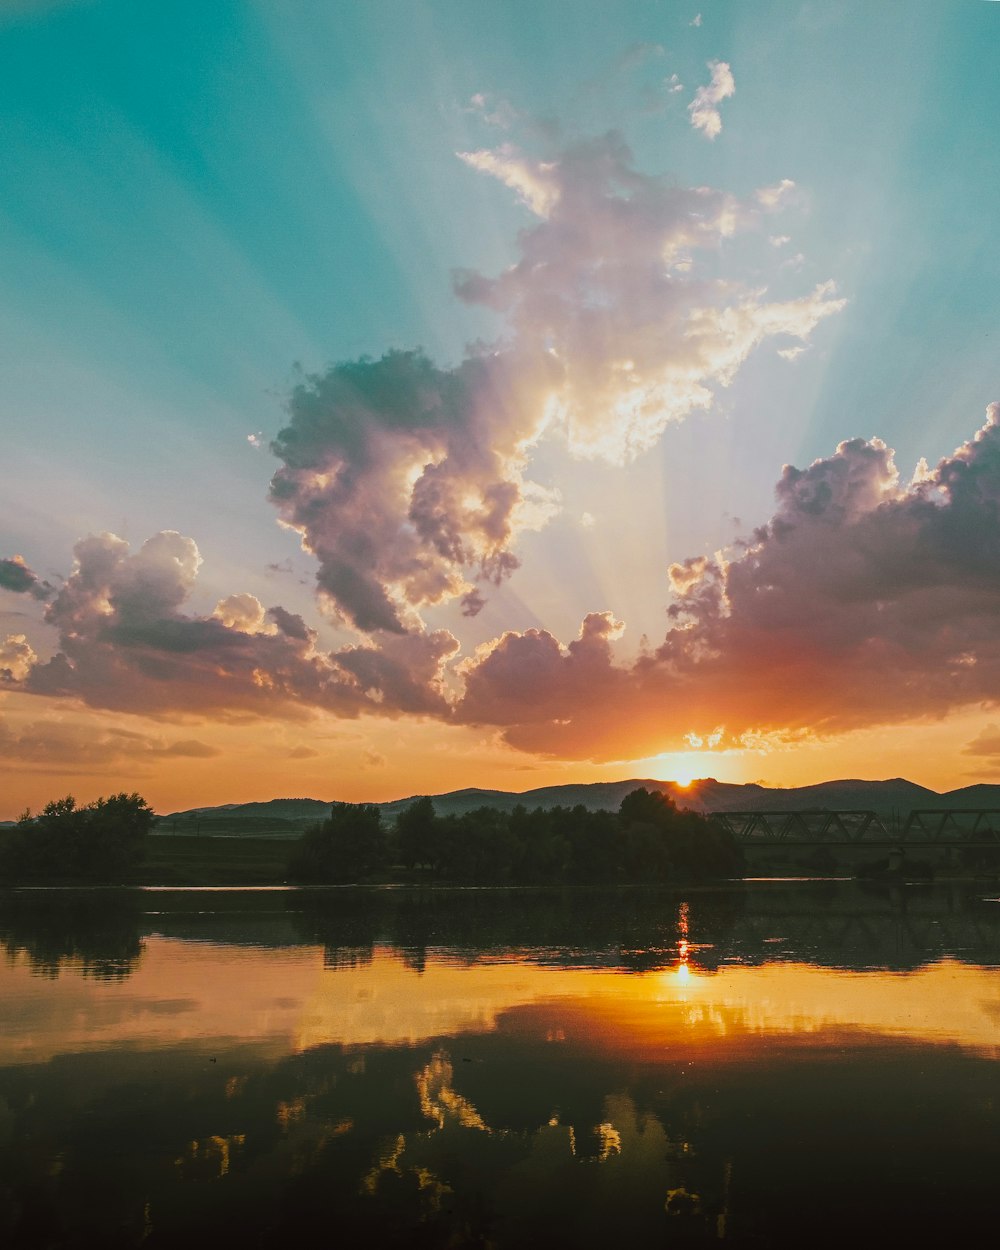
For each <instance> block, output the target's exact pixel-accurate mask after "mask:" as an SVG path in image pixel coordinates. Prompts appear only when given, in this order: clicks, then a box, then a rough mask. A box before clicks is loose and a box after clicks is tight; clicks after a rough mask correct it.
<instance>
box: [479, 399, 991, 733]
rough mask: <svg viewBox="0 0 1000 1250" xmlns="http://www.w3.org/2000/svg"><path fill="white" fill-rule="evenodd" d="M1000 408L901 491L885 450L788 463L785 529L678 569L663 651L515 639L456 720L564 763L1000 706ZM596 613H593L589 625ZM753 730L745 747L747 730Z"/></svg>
mask: <svg viewBox="0 0 1000 1250" xmlns="http://www.w3.org/2000/svg"><path fill="white" fill-rule="evenodd" d="M998 420H1000V405H991V407H990V409H989V412H988V419H987V422H986V424H985V426H984V427H983V428H982V429H981V430H980V431H979V432H978V433H977V434H976V436H975V438H974V439H972V440H970V441H969V442H968V443H966V444H964V445H963V446H962V447H960V448H959V449H958V450H957V451H956V452H955V453H954V454H953V455H952V456H949V457H946V458H945V459H944V460H942V461H941V462H940V464H939V465H938V466H937V468H936V469H935V470H933V471H926V470H924V471H922V472H921V473H920V474H919V475H918V478H917V480H915V481H914V482H912V483H909V484H904V483H901V482H900V480H899V477H898V474H897V472H896V468H895V465H894V463H893V459H892V453H891V451H890V450H889V449H888V448H887V447H886V446H885V445H884V444H883V443H881V442H880V441H879V440H877V439H872V440H871V441H865V440H863V439H852V440H849V441H848V442H844V443H842V444H841V445H840V446H839V447H838V449H837V451H836V453H835V454H834V455H833V456H830V457H828V458H826V459H823V460H818V461H816V463H815V464H813V465H811V466H810V467H809V468H807V469H804V470H802V469H796V468H792V467H786V469H785V470H784V472H783V474H782V477H781V480H780V482H779V483H778V486H777V490H776V495H777V503H778V507H777V509H776V512H775V514H774V516H773V517H772V518H771V520H770V521H769V522H768V523H767V524H766V525H764V526H762V527H761V528H760V529H758V530H757V531H756V532H755V533H754V535H753V537H752V539H751V540H750V541H749V542H747V543H745V544H743V546H742V547H741V548H740V549H739V551H738V553H737V555H736V556H735V558H733V559H732V560H729V561H727V560H725V559H723V558H721V557H716V558H708V557H697V558H694V559H690V560H687V561H684V562H682V563H679V564H677V565H674V566H673V568H672V569H671V578H672V582H673V586H674V589H675V592H676V595H677V598H676V602H675V604H674V605H673V607H672V608H671V610H670V616H671V618H672V626H671V628H670V630H669V631H668V633H667V635H666V637H665V639H664V641H663V643H662V644H661V645H660V647H659V648H658V649H657V650H656V651H655V652H654V653H653V654H651V655H645V656H643V657H642V658H640V659H639V660H638V661H637V662H636V663H635V664H634V665H632V666H631V667H627V668H626V667H623V666H616V665H615V664H614V663H613V660H612V658H611V655H610V651H609V650H608V649H607V648H606V647H603V646H602V647H591V648H589V649H585V650H584V651H581V652H579V653H578V652H577V651H576V650H574V648H581V646H582V644H583V642H584V639H585V638H586V635H587V628H586V626H585V630H584V637H583V638H581V640H580V642H578V643H574V644H570V647H568V648H566V649H565V651H564V650H563V649H562V648H561V647H560V646H559V645H558V643H557V642H556V640H555V639H554V638H552V637H551V635H549V634H545V633H540V632H538V631H528V633H526V634H522V635H517V634H507V635H505V636H504V637H503V638H502V639H500V640H499V642H497V643H496V644H495V645H494V646H493V648H492V649H491V650H488V651H486V652H485V653H484V654H483V655H481V656H479V657H478V658H477V660H476V661H475V662H474V663H472V664H471V665H469V666H468V667H467V670H466V682H467V686H466V694H465V697H464V699H463V701H462V703H461V704H460V706H459V709H458V716H459V718H461V719H464V720H469V721H472V722H474V723H482V724H493V725H500V726H502V727H503V728H504V732H505V735H506V737H507V738H508V740H509V741H511V742H512V743H513V744H514V745H517V746H521V747H524V748H526V749H530V750H536V751H544V752H546V753H550V754H553V755H560V756H565V757H575V756H593V757H600V758H622V757H630V756H638V755H645V754H653V753H655V752H657V751H662V750H666V749H670V748H671V747H674V748H676V747H677V746H680V745H681V744H682V740H683V736H684V735H685V734H686V733H689V732H699V733H704V732H705V731H706V730H708V729H711V728H712V727H714V726H717V725H724V726H725V729H726V736H725V739H724V741H725V742H726V743H727V744H732V743H739V742H740V741H744V742H746V741H748V740H753V739H755V738H757V737H759V735H761V734H767V733H778V734H795V733H797V732H802V731H811V732H816V733H820V734H824V733H837V732H841V731H846V730H850V729H855V728H858V727H861V726H866V725H874V724H889V723H893V722H898V721H902V720H906V719H912V718H915V717H921V716H928V715H932V716H939V715H943V714H945V713H946V712H948V711H949V710H951V709H953V708H957V707H961V706H968V705H974V704H986V705H992V704H995V703H997V702H998V701H1000V424H998ZM593 619H594V618H593V617H590V618H588V621H592V620H593ZM746 735H749V739H748V738H747V737H746Z"/></svg>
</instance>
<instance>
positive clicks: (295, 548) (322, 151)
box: [0, 0, 1000, 654]
mask: <svg viewBox="0 0 1000 1250" xmlns="http://www.w3.org/2000/svg"><path fill="white" fill-rule="evenodd" d="M998 47H1000V4H995V3H989V2H987V0H947V2H945V0H933V2H927V0H896V2H893V0H879V2H877V3H876V2H872V0H859V2H857V3H850V2H844V3H836V4H831V3H829V2H828V0H794V2H793V0H789V2H787V3H768V2H764V0H761V2H753V0H691V2H690V3H688V2H684V3H678V2H675V0H660V2H658V3H657V2H652V0H651V2H649V3H636V2H629V3H614V2H612V0H593V2H592V3H576V2H574V3H573V4H568V3H564V2H562V0H530V2H527V0H525V2H521V0H505V2H504V3H494V2H489V3H487V2H486V0H437V2H433V0H427V2H419V0H413V2H406V3H404V2H401V0H385V2H380V0H365V2H364V3H361V2H360V0H359V2H357V3H337V4H327V3H318V2H317V3H311V2H309V0H298V2H293V0H261V2H260V3H253V2H251V0H244V2H242V3H238V2H236V0H213V2H212V3H210V4H205V3H204V2H203V0H202V2H197V3H195V2H189V0H173V2H172V3H171V4H169V5H161V4H153V3H145V2H138V3H137V2H136V0H79V2H77V3H72V2H68V3H57V2H52V3H46V2H44V0H39V2H37V3H32V2H30V0H23V2H21V3H17V2H15V3H4V4H0V151H2V153H3V174H2V179H0V378H2V391H0V424H2V443H0V457H2V462H3V465H4V473H3V501H2V513H3V515H2V530H3V542H2V544H0V548H2V549H0V555H3V554H12V553H14V552H17V553H20V554H21V555H22V556H23V557H24V559H25V560H26V561H27V562H28V564H29V565H30V566H31V567H32V568H33V569H34V570H35V571H36V572H37V573H38V575H39V576H40V577H43V578H47V579H49V580H50V581H56V580H57V579H58V577H59V576H60V575H61V576H65V575H66V574H68V573H69V571H70V569H71V556H70V551H71V548H72V545H73V543H74V542H76V541H77V539H78V538H80V537H81V536H82V535H84V534H86V533H88V532H98V531H104V530H109V531H114V532H116V533H118V534H120V535H122V536H123V537H125V538H127V539H128V540H129V541H130V542H131V543H132V545H133V547H136V546H138V545H139V544H140V543H141V542H142V541H143V540H145V539H146V538H147V537H149V536H150V535H151V534H154V533H156V532H157V531H160V530H178V531H180V532H181V533H182V534H185V535H190V536H192V537H193V538H194V539H195V540H196V541H197V543H198V546H199V548H200V551H201V553H202V555H203V557H204V558H205V564H204V567H203V569H202V572H201V575H200V579H199V583H198V588H197V590H196V591H195V593H194V596H193V598H192V600H191V606H192V608H193V609H197V610H198V611H210V610H211V606H212V604H213V603H214V602H215V601H216V600H217V599H218V598H220V597H222V596H224V595H228V594H231V593H233V592H235V591H247V592H250V593H253V594H255V595H256V596H257V597H258V598H260V599H261V600H262V601H264V602H265V603H272V602H276V601H278V600H280V602H282V603H283V604H285V605H286V606H287V607H288V608H289V609H291V610H294V611H296V612H301V613H302V614H303V615H306V616H307V617H310V615H311V617H315V618H316V619H315V620H312V623H313V624H314V625H316V626H317V627H318V628H320V630H321V634H322V636H323V637H324V638H327V639H335V638H336V637H339V636H341V635H340V634H338V631H337V629H335V628H334V627H333V626H332V625H331V624H330V623H329V620H327V621H326V623H321V618H320V617H319V616H318V615H317V610H316V605H315V602H314V599H313V588H312V579H313V575H314V572H315V562H314V560H313V559H312V557H311V556H309V555H308V554H307V553H303V552H302V551H300V549H299V543H298V538H297V536H296V535H295V534H293V533H291V532H289V531H288V530H287V529H283V528H280V527H279V526H278V525H277V524H276V519H277V513H276V511H275V508H274V507H273V506H272V505H270V504H269V503H268V502H267V493H268V483H269V480H270V478H271V476H272V474H273V473H274V472H275V469H276V468H277V467H278V462H277V461H276V459H275V457H274V456H273V455H272V454H271V453H270V451H269V450H268V449H267V444H268V442H269V440H270V439H272V438H273V437H274V436H275V435H276V434H277V433H278V431H279V429H281V427H282V426H283V425H284V424H285V422H286V414H285V404H286V401H287V398H288V395H289V392H290V390H291V388H292V386H293V385H294V384H295V382H296V379H297V377H298V374H297V372H296V369H297V367H298V366H301V368H302V369H304V370H305V371H306V372H312V371H317V370H322V369H324V368H326V367H327V366H328V365H330V364H332V363H334V362H339V361H344V360H350V359H354V358H356V357H358V356H361V355H366V354H367V355H371V356H374V357H378V356H380V355H381V354H382V353H383V352H385V351H386V350H388V349H390V348H412V347H416V346H422V347H423V348H424V349H425V351H426V352H427V353H428V355H429V356H430V357H431V358H432V359H433V360H434V361H435V362H437V363H438V364H439V365H441V366H442V367H444V366H448V367H451V366H454V365H456V364H457V363H458V362H459V361H460V360H461V359H462V357H463V353H464V350H465V346H466V344H467V343H469V342H470V341H472V340H476V339H483V340H493V339H496V338H498V337H502V336H504V335H505V334H506V333H507V332H508V327H507V326H506V324H505V322H504V320H503V318H501V317H500V316H498V315H496V314H494V313H491V312H489V311H488V310H486V309H485V308H483V307H473V306H470V305H469V304H468V303H463V302H461V301H460V300H458V299H457V298H456V297H455V294H454V293H453V290H452V272H453V271H454V270H457V269H463V270H465V269H469V270H476V271H478V272H480V273H483V274H487V275H494V274H497V273H499V272H500V271H501V270H503V269H504V268H505V267H506V266H508V265H510V264H512V263H514V262H515V261H516V259H517V255H518V234H519V231H523V230H525V229H527V228H528V227H529V226H531V224H532V216H531V214H530V213H529V211H528V210H527V209H526V208H525V206H524V205H523V204H522V203H519V201H518V199H517V197H516V195H514V194H513V193H512V192H511V190H510V189H509V188H507V187H505V186H503V185H501V182H500V181H498V180H496V179H494V178H490V177H486V176H483V174H482V173H480V172H477V171H476V170H475V169H473V168H470V167H469V165H468V164H467V163H465V162H463V161H462V160H460V159H459V158H458V157H457V155H456V153H458V152H460V151H465V152H468V151H475V150H480V149H483V148H487V147H496V145H497V144H498V143H499V142H503V141H506V140H507V139H508V138H509V137H510V136H508V135H507V134H506V132H505V133H499V132H498V130H497V128H496V127H490V126H489V125H488V124H486V123H485V122H484V120H483V118H482V116H481V115H480V113H478V112H477V111H476V109H475V108H474V107H472V106H471V105H470V100H471V99H472V98H473V97H474V96H476V95H477V94H482V95H484V96H486V97H487V98H488V99H489V100H490V101H492V102H493V105H492V106H491V107H496V104H497V102H503V107H505V108H509V110H511V115H512V116H513V115H514V114H515V113H516V115H517V123H516V125H515V126H514V127H513V130H512V133H513V132H514V131H516V134H517V138H516V141H517V142H519V143H522V144H526V145H530V144H531V142H532V141H533V136H534V138H535V139H536V140H537V137H538V135H539V134H543V135H548V136H549V137H550V138H551V135H552V133H553V130H552V128H553V127H554V126H556V125H558V127H559V136H560V138H559V143H560V144H561V145H563V146H565V145H567V144H570V143H571V142H572V141H573V140H574V139H578V138H582V137H584V136H590V135H600V134H604V133H605V132H607V131H609V130H611V129H617V130H619V131H621V133H622V134H623V135H624V136H625V138H626V139H627V141H628V143H629V144H630V146H631V148H632V151H633V153H634V157H635V165H636V167H637V168H638V169H639V170H641V171H642V172H643V173H645V174H663V175H667V176H668V177H670V178H674V179H676V181H677V182H678V184H680V185H683V186H701V185H705V186H710V187H716V188H721V189H723V190H725V191H727V192H730V193H732V194H734V195H736V196H739V197H751V196H752V195H753V193H754V190H755V189H756V188H759V187H764V186H773V185H775V184H778V183H779V182H780V181H781V180H782V179H791V180H793V181H794V183H795V184H796V187H797V193H796V196H795V197H794V198H793V199H792V201H791V202H790V203H789V204H788V206H787V207H786V208H785V209H784V211H783V212H782V213H781V214H780V216H778V217H776V218H775V219H774V220H773V221H772V222H769V223H768V224H767V225H766V227H764V228H763V229H762V230H756V231H751V232H750V233H749V234H747V235H746V236H741V237H737V238H735V239H734V240H733V241H732V243H731V245H728V244H727V247H726V249H724V252H723V251H720V252H719V254H718V256H717V258H716V260H715V261H714V262H712V263H713V264H716V265H717V267H718V273H719V274H724V273H725V272H727V271H728V268H730V267H732V268H734V269H738V271H739V274H740V278H741V280H742V281H744V282H746V283H748V284H749V285H750V286H755V285H759V287H760V288H764V287H766V288H767V289H768V293H769V297H770V298H774V299H794V298H796V297H799V296H802V295H803V294H804V293H806V292H808V291H810V290H812V289H813V288H814V287H816V286H817V284H819V283H822V282H826V281H832V282H834V283H836V295H837V297H838V298H843V299H845V300H846V301H847V302H846V305H845V307H844V308H843V309H842V310H841V311H840V312H838V313H836V315H834V316H831V317H829V318H828V319H826V320H824V321H823V322H822V324H819V325H818V326H817V327H816V328H815V329H814V330H813V332H812V333H811V335H810V336H809V344H808V350H806V351H805V352H803V353H802V354H801V355H800V356H798V358H796V359H794V360H786V359H782V358H779V356H778V355H777V353H776V350H775V346H778V347H782V346H784V347H787V346H788V344H787V342H782V341H778V342H777V343H776V344H772V343H769V342H767V343H764V344H763V345H761V346H760V347H759V348H757V349H756V350H755V351H754V352H753V353H752V354H751V355H750V357H749V358H748V359H747V361H746V362H745V363H744V364H743V365H742V366H741V368H740V369H739V370H738V372H737V373H736V375H735V377H734V378H733V380H732V383H731V385H729V386H728V387H722V386H714V388H713V389H714V390H715V394H716V400H715V402H714V404H713V405H712V406H711V407H710V408H709V409H708V410H706V411H695V412H693V413H692V414H691V415H690V416H688V417H687V419H685V420H684V421H681V422H678V423H676V424H671V425H669V426H668V427H667V428H666V430H665V431H664V432H663V434H662V436H661V437H659V438H658V439H657V440H656V442H655V445H654V446H652V448H651V449H649V450H647V451H645V452H643V453H642V454H641V455H639V456H638V457H637V458H636V459H635V460H633V461H632V462H630V463H629V464H627V465H625V466H615V467H609V466H608V465H607V464H605V463H603V462H600V461H590V460H583V461H573V460H572V459H567V457H566V456H565V454H564V452H563V451H562V450H560V449H559V448H557V447H555V446H554V445H553V444H551V443H550V442H544V443H543V444H542V445H541V446H540V449H539V451H538V453H537V455H536V457H535V459H534V462H533V464H532V474H531V476H532V478H533V479H534V480H536V481H538V482H540V483H541V484H542V485H543V486H547V487H552V488H557V489H558V490H559V492H560V495H561V500H562V511H561V512H560V514H559V515H558V516H556V517H555V518H554V519H553V520H552V521H551V522H550V523H549V524H548V525H547V526H546V527H545V528H543V529H541V530H539V531H538V532H526V533H525V534H524V535H523V536H522V537H521V538H520V540H519V545H518V548H517V551H518V555H519V556H520V558H521V561H522V567H521V569H520V570H519V571H518V573H517V575H516V576H515V577H513V578H511V579H510V580H509V581H507V582H505V583H504V585H503V586H502V587H501V588H500V589H499V590H497V591H496V592H495V593H493V594H492V597H491V598H490V600H489V602H488V604H487V606H486V608H485V609H484V610H483V611H482V612H481V613H480V614H479V615H478V616H476V617H475V618H463V617H462V615H461V614H460V612H459V610H458V606H457V603H452V604H450V605H449V604H447V603H442V604H441V605H439V606H437V607H430V608H428V609H427V611H426V612H425V613H424V616H425V619H426V621H427V623H428V627H429V628H433V627H447V628H449V629H451V630H453V631H454V632H455V633H456V635H457V636H458V637H459V638H460V640H461V642H462V643H463V646H464V647H465V652H464V653H465V654H467V653H468V651H469V649H470V648H472V647H473V646H474V645H477V644H480V643H485V642H486V641H488V640H490V639H492V638H495V637H496V636H497V635H499V634H500V633H501V632H502V631H503V630H505V629H517V630H523V629H526V628H530V627H539V628H541V627H544V628H546V629H549V630H551V631H552V632H553V633H554V634H555V635H556V636H557V637H558V638H560V639H562V640H564V641H565V640H566V639H568V638H572V637H573V636H574V635H575V633H576V631H577V630H578V629H579V623H580V620H581V619H582V617H583V615H584V614H585V613H586V612H588V611H603V610H609V611H612V612H613V613H615V614H616V615H617V616H619V617H621V618H623V619H624V620H625V621H626V622H627V623H628V631H627V635H626V640H625V641H624V642H623V643H622V646H623V647H624V648H626V649H627V650H628V651H629V654H634V652H635V649H636V647H637V645H638V640H639V637H640V635H642V634H647V635H649V636H651V637H652V638H653V641H654V645H655V643H656V642H657V641H658V638H659V637H660V636H662V633H663V630H664V627H665V625H664V622H665V617H664V611H665V607H666V604H667V602H668V594H667V589H666V581H665V578H666V569H667V566H668V565H669V564H670V563H671V562H673V561H681V560H684V559H685V558H688V557H692V556H695V555H698V554H700V553H703V552H705V553H711V552H712V551H714V550H715V549H717V548H720V547H723V546H725V545H726V544H728V543H730V542H731V541H732V540H733V538H734V537H735V536H736V535H737V533H744V534H745V533H747V532H749V530H750V529H751V528H752V527H753V526H756V525H760V524H763V523H764V522H766V521H767V519H768V517H769V516H770V515H771V514H772V512H773V511H774V504H773V491H774V485H775V482H776V480H777V478H778V476H779V474H780V472H781V467H782V465H783V464H784V463H786V462H790V463H794V464H796V465H799V466H803V467H804V466H806V465H808V464H809V463H810V462H811V461H812V460H814V459H815V458H817V457H825V456H830V455H831V454H832V453H833V451H834V449H835V447H836V445H837V444H838V443H839V442H840V441H841V440H842V439H846V438H852V437H863V438H870V437H871V436H873V435H878V436H880V437H881V438H883V439H884V440H885V441H886V442H887V443H888V444H889V445H890V446H891V447H893V448H895V449H896V452H897V463H898V465H899V468H900V471H901V473H902V475H903V476H904V477H905V478H909V476H910V474H911V473H912V471H913V469H914V466H915V465H916V463H917V461H918V459H919V458H920V457H922V456H923V457H926V459H927V460H928V461H929V462H930V463H931V464H932V465H933V464H934V463H935V462H936V461H937V460H938V459H939V458H940V457H942V456H944V455H947V454H949V453H950V452H952V450H953V449H954V448H955V447H956V446H958V445H959V444H960V443H962V442H963V441H964V440H966V439H968V438H970V437H971V435H972V433H973V432H974V430H975V429H976V428H977V427H978V426H979V425H980V424H981V421H982V417H983V412H984V410H985V408H986V406H987V404H988V403H990V402H991V401H993V400H996V399H998V398H1000V378H998V370H997V365H996V360H997V353H998V342H997V326H998V316H997V314H998V309H1000V296H998V292H1000V248H998V247H997V246H996V229H997V205H998V203H1000V148H998V145H997V142H996V128H997V118H1000V74H998V73H997V70H996V57H997V49H998ZM710 61H711V62H718V61H722V62H726V63H727V64H728V65H729V66H731V69H732V73H733V75H734V79H735V94H733V95H732V96H731V98H728V99H725V100H723V101H722V102H721V103H720V105H719V109H720V113H721V118H722V130H721V133H720V134H718V136H717V137H716V138H714V139H712V140H708V139H707V138H706V137H705V135H704V134H703V133H700V132H698V131H697V130H696V129H694V128H693V127H692V126H691V124H690V123H689V111H688V106H689V104H690V102H691V100H692V97H693V95H694V92H695V90H696V89H697V88H698V87H699V86H702V85H704V84H705V83H707V82H708V77H709V70H708V68H707V63H708V62H710ZM672 75H676V80H675V81H677V82H679V83H680V84H683V89H682V90H678V91H677V92H675V93H671V92H670V91H669V86H668V85H667V84H668V80H670V78H671V76H672ZM546 127H547V128H548V129H546ZM539 142H540V141H539ZM769 235H770V236H771V237H772V238H782V237H784V236H788V242H787V243H784V244H781V245H780V246H772V244H771V243H769V242H768V236H769ZM249 435H259V436H260V441H261V442H262V444H263V446H262V447H260V448H255V447H254V446H253V445H252V444H251V442H250V441H248V436H249ZM581 517H586V522H585V528H584V529H581V524H580V518H581ZM282 562H290V564H285V565H283V567H284V568H285V569H291V570H292V571H291V572H288V571H286V572H278V573H275V572H274V570H273V569H269V567H268V566H269V565H275V564H282ZM41 611H42V609H41V607H38V608H37V610H36V608H34V607H31V608H30V610H29V609H26V608H25V607H24V604H23V602H21V601H20V600H18V601H17V602H16V603H15V602H14V601H13V600H10V601H9V602H8V601H5V602H0V614H2V615H0V624H4V625H5V626H7V627H8V628H9V627H12V626H17V628H18V629H20V628H22V625H21V624H18V622H23V620H24V619H25V618H24V613H25V612H27V613H28V616H29V617H30V616H31V613H32V612H34V613H35V616H36V618H38V619H37V620H36V630H37V640H36V641H35V643H34V645H35V647H36V650H38V651H39V653H41V654H48V653H50V652H51V651H52V649H53V648H55V646H56V634H55V632H54V631H53V630H52V629H51V627H49V626H45V625H43V624H41V621H40V614H41Z"/></svg>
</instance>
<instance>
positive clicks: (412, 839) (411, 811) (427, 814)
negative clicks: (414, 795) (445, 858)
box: [396, 797, 436, 869]
mask: <svg viewBox="0 0 1000 1250" xmlns="http://www.w3.org/2000/svg"><path fill="white" fill-rule="evenodd" d="M435 822H436V817H435V815H434V804H433V803H432V802H431V800H430V799H428V798H426V797H425V798H422V799H415V800H414V801H413V802H412V803H411V804H410V806H409V807H407V808H406V809H405V810H404V811H403V812H401V813H400V815H399V818H398V819H397V821H396V850H397V853H398V855H399V858H400V861H401V862H402V863H404V864H405V865H406V867H407V868H411V869H412V868H413V867H414V866H415V865H416V864H427V863H431V862H433V860H434V857H435V851H436V848H435V845H434V834H435Z"/></svg>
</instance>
